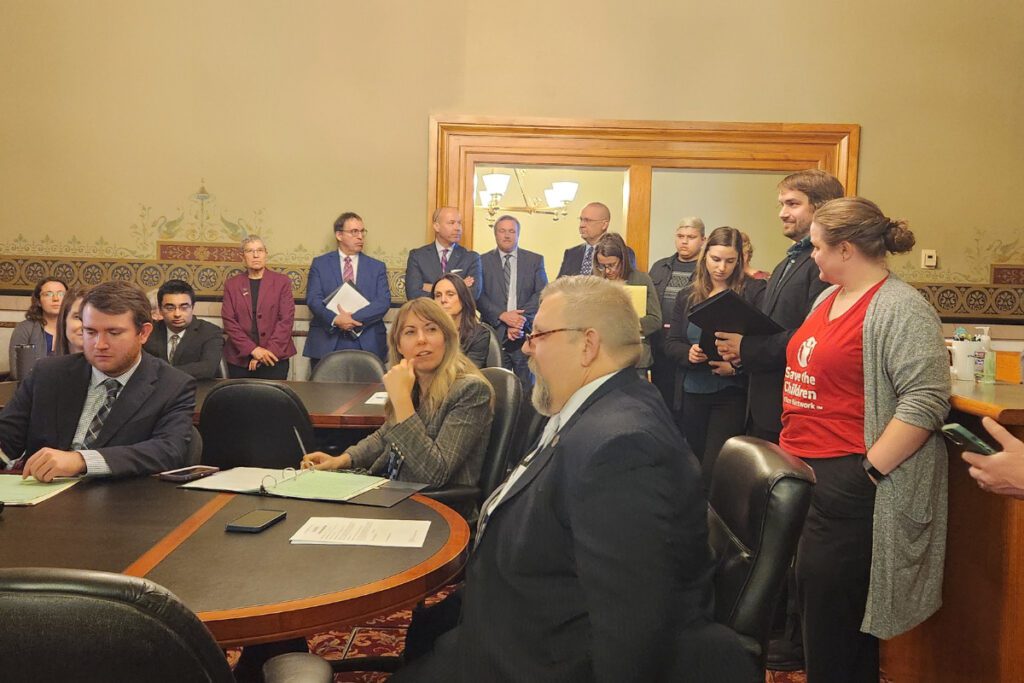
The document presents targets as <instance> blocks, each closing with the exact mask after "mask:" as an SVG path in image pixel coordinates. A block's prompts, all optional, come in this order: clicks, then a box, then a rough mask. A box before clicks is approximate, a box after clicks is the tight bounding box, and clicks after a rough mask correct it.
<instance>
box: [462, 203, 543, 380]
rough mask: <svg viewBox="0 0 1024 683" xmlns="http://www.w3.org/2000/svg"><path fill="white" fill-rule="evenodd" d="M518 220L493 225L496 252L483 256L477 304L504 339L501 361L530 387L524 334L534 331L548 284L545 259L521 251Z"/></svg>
mask: <svg viewBox="0 0 1024 683" xmlns="http://www.w3.org/2000/svg"><path fill="white" fill-rule="evenodd" d="M519 230H520V226H519V221H517V220H516V219H515V218H513V217H512V216H502V217H501V218H499V219H498V220H497V222H495V224H494V241H495V243H496V244H497V245H498V247H497V249H494V250H493V251H489V252H487V253H486V254H484V255H483V256H481V257H480V265H481V268H482V269H483V277H484V294H483V296H481V297H480V300H479V301H477V308H479V309H480V316H481V317H482V318H483V320H484V322H485V323H487V324H488V325H490V326H491V327H493V328H494V329H495V330H496V331H497V333H498V339H500V340H501V362H502V365H504V366H505V367H506V368H508V369H509V370H512V371H513V372H515V373H516V377H518V378H519V380H520V381H521V382H522V383H523V386H524V387H526V388H529V387H531V386H533V373H531V372H530V368H529V366H528V364H527V359H526V356H525V355H524V354H523V351H522V346H523V341H524V335H525V334H526V333H527V332H529V331H530V330H531V329H532V328H533V316H535V315H536V314H537V306H538V302H539V300H540V293H541V290H543V289H544V287H545V286H546V285H547V284H548V276H547V272H546V271H545V270H544V257H543V256H541V255H540V254H536V253H534V252H532V251H527V250H526V249H520V248H519Z"/></svg>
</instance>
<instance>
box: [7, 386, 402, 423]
mask: <svg viewBox="0 0 1024 683" xmlns="http://www.w3.org/2000/svg"><path fill="white" fill-rule="evenodd" d="M222 381H224V380H201V381H200V382H199V383H198V388H197V391H196V413H195V420H196V422H198V421H199V411H200V410H201V409H202V407H203V400H204V399H205V398H206V395H207V394H208V393H209V392H210V389H212V388H213V387H214V386H216V384H217V383H218V382H222ZM267 381H274V380H267ZM274 382H275V383H276V384H283V385H285V386H287V387H288V388H290V389H291V390H292V391H294V392H295V393H296V394H297V395H298V397H299V398H300V399H302V403H303V405H305V406H306V410H308V411H309V418H310V420H311V421H312V422H313V426H314V427H329V428H330V427H333V428H352V429H373V428H376V427H379V426H381V425H382V424H384V406H380V405H372V406H368V405H366V399H368V398H369V397H370V396H371V395H373V394H374V392H377V391H383V390H384V385H383V384H379V383H374V384H359V383H349V382H291V381H274ZM17 386H18V383H17V382H0V407H3V406H5V405H7V404H8V403H9V402H10V400H11V398H12V397H13V396H14V391H15V389H16V388H17Z"/></svg>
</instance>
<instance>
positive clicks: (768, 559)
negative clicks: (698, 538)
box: [708, 436, 814, 681]
mask: <svg viewBox="0 0 1024 683" xmlns="http://www.w3.org/2000/svg"><path fill="white" fill-rule="evenodd" d="M813 486H814V472H813V471H812V470H811V468H810V467H808V466H807V465H806V464H805V463H804V462H803V461H802V460H800V459H799V458H795V457H793V456H791V455H789V454H787V453H785V452H784V451H783V450H782V449H781V448H779V447H778V446H776V445H775V444H773V443H769V442H767V441H763V440H761V439H756V438H753V437H749V436H736V437H733V438H731V439H729V440H728V441H726V442H725V445H724V446H722V450H721V452H720V453H719V456H718V460H717V462H716V463H715V469H714V472H713V473H712V475H711V492H710V495H709V500H708V502H709V506H708V527H709V539H710V542H711V547H712V549H713V550H714V553H715V556H716V560H717V569H716V571H715V578H714V581H715V621H717V622H719V623H722V624H725V625H726V626H728V627H729V628H731V629H732V630H734V631H736V632H737V633H738V634H739V636H740V640H741V641H742V643H743V646H744V648H745V649H746V650H747V651H748V652H749V653H750V655H751V657H752V658H753V659H754V661H755V662H756V664H757V666H758V669H759V671H760V676H761V679H760V680H762V681H763V680H764V663H765V656H766V654H767V648H768V635H769V629H770V627H771V622H772V614H773V611H774V607H775V603H776V600H777V599H778V595H779V591H780V590H781V588H782V583H783V581H784V580H785V577H786V571H787V570H788V569H789V566H790V564H791V562H792V560H793V555H794V553H795V552H796V546H797V541H799V539H800V531H801V529H803V524H804V518H805V517H806V516H807V510H808V508H809V507H810V504H811V493H812V490H813Z"/></svg>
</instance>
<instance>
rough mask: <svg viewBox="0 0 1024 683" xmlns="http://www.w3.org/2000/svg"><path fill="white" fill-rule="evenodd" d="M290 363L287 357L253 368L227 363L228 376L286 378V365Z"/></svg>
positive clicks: (240, 377)
mask: <svg viewBox="0 0 1024 683" xmlns="http://www.w3.org/2000/svg"><path fill="white" fill-rule="evenodd" d="M290 364H291V363H290V362H289V360H288V359H287V358H285V359H284V360H279V361H277V363H276V364H275V365H272V366H271V365H260V366H258V367H257V368H256V369H255V370H250V369H249V368H243V367H240V366H238V365H232V364H231V363H228V364H227V366H228V377H230V378H231V379H243V378H246V377H251V378H253V379H288V366H289V365H290Z"/></svg>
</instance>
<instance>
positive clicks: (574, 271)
mask: <svg viewBox="0 0 1024 683" xmlns="http://www.w3.org/2000/svg"><path fill="white" fill-rule="evenodd" d="M586 252H587V243H586V242H583V243H582V244H577V245H576V246H575V247H570V248H569V249H566V250H565V254H564V255H563V256H562V266H561V268H559V269H558V277H562V276H563V275H579V274H580V268H582V267H583V255H584V254H585V253H586ZM626 253H627V254H629V263H630V265H632V266H633V269H634V270H635V269H636V254H635V253H633V247H631V246H629V245H628V244H627V245H626Z"/></svg>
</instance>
